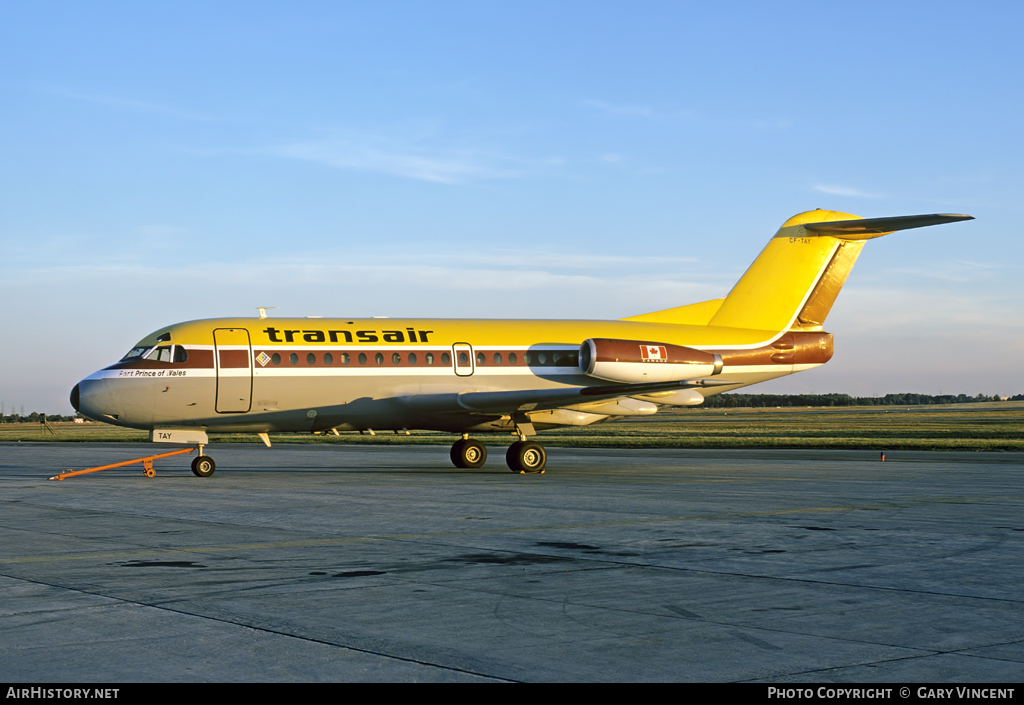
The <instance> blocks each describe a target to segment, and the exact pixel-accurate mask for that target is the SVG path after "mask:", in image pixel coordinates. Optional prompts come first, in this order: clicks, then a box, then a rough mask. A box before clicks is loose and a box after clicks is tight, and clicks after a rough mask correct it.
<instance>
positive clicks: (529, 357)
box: [523, 353, 533, 365]
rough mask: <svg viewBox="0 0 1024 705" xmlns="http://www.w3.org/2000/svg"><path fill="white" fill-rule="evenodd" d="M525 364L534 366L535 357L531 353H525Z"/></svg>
mask: <svg viewBox="0 0 1024 705" xmlns="http://www.w3.org/2000/svg"><path fill="white" fill-rule="evenodd" d="M523 362H525V363H526V364H527V365H532V364H533V355H531V354H530V353H523Z"/></svg>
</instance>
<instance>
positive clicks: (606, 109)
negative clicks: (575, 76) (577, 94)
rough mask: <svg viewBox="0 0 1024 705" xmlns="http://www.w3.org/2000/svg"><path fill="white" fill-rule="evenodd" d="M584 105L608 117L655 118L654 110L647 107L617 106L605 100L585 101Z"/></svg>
mask: <svg viewBox="0 0 1024 705" xmlns="http://www.w3.org/2000/svg"><path fill="white" fill-rule="evenodd" d="M582 102H583V105H587V106H589V107H591V108H597V109H598V110H600V111H601V112H603V113H605V114H607V115H624V116H628V117H654V110H652V109H651V108H650V107H649V106H647V105H615V104H614V103H609V102H607V101H604V100H589V99H588V100H584V101H582Z"/></svg>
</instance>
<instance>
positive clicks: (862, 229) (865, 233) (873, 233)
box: [803, 213, 974, 240]
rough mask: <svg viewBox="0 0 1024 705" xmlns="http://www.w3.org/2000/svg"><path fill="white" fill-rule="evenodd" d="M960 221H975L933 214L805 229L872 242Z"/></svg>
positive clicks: (840, 222)
mask: <svg viewBox="0 0 1024 705" xmlns="http://www.w3.org/2000/svg"><path fill="white" fill-rule="evenodd" d="M960 220H974V216H970V215H958V214H955V213H933V214H931V215H900V216H896V217H894V218H858V219H857V220H834V221H830V222H824V223H804V224H803V225H804V228H805V229H807V230H810V231H812V232H815V233H817V234H819V235H828V236H830V237H834V238H837V239H839V240H870V239H872V238H876V237H880V236H882V235H886V234H888V233H892V232H896V231H897V230H910V229H911V228H924V227H927V226H929V225H942V224H943V223H956V222H957V221H960Z"/></svg>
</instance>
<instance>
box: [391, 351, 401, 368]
mask: <svg viewBox="0 0 1024 705" xmlns="http://www.w3.org/2000/svg"><path fill="white" fill-rule="evenodd" d="M391 364H392V365H401V364H402V356H401V355H399V354H398V353H392V354H391Z"/></svg>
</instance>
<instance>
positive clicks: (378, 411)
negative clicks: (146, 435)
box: [71, 209, 973, 477]
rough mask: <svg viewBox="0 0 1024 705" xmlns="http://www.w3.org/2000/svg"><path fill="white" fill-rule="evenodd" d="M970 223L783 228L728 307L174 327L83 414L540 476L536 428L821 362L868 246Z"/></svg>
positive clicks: (814, 222)
mask: <svg viewBox="0 0 1024 705" xmlns="http://www.w3.org/2000/svg"><path fill="white" fill-rule="evenodd" d="M962 220H973V218H972V216H969V215H955V214H933V215H913V216H898V217H890V218H871V219H865V218H861V217H859V216H855V215H850V214H848V213H840V212H837V211H829V210H821V209H818V210H813V211H807V212H805V213H800V214H798V215H796V216H794V217H792V218H790V219H789V220H787V221H786V222H785V223H784V224H783V225H782V227H781V228H780V229H779V230H778V232H776V233H775V235H774V236H773V237H772V238H771V240H770V241H769V242H768V245H767V246H766V247H765V248H764V250H763V251H762V252H761V253H760V255H758V257H757V259H755V260H754V262H753V264H751V265H750V268H749V269H747V271H746V273H744V274H743V276H742V277H741V278H740V280H739V281H738V282H737V283H736V285H735V286H734V287H733V288H732V290H731V291H730V292H729V293H728V295H726V296H725V297H724V298H721V299H714V300H711V301H703V302H700V303H695V304H690V305H688V306H679V307H675V308H669V309H665V310H661V311H655V312H653V313H645V314H641V315H637V316H631V317H629V318H624V319H621V320H615V321H589V320H445V319H426V320H425V319H391V318H370V319H356V318H352V319H347V318H331V319H327V318H280V319H279V318H267V317H265V311H263V310H261V311H260V318H258V319H255V318H217V319H207V320H197V321H189V322H185V323H177V324H174V325H170V326H165V327H163V328H160V329H158V330H156V331H155V332H153V333H151V334H150V335H148V336H146V337H145V338H143V339H142V340H140V341H139V342H138V343H136V345H135V346H134V347H133V348H132V349H131V350H130V351H129V352H128V354H127V355H125V356H124V357H123V358H122V359H121V360H120V361H118V362H116V363H114V364H113V365H110V366H109V367H106V368H104V369H102V370H99V371H97V372H95V373H93V374H92V375H89V376H88V377H86V378H85V379H83V380H82V381H80V382H79V383H78V384H76V385H75V387H74V389H73V390H72V392H71V404H72V406H73V407H74V408H75V410H76V411H79V412H80V413H81V414H82V415H84V416H86V417H88V418H91V419H95V420H98V421H103V422H106V423H109V424H114V425H117V426H125V427H129V428H136V429H145V430H148V431H150V439H151V440H152V441H155V442H166V443H179V444H190V445H196V446H198V450H199V454H198V457H196V458H195V459H194V460H193V462H192V472H193V473H194V474H195V475H197V476H199V477H209V476H210V475H212V474H213V473H214V470H215V468H216V465H215V463H214V461H213V459H212V458H211V457H209V456H207V455H204V454H203V446H204V445H206V444H208V443H209V437H208V435H207V434H208V433H255V434H258V435H259V437H260V438H261V439H262V441H263V442H264V443H265V444H266V445H267V446H268V447H269V446H270V439H269V435H268V434H270V433H281V432H306V433H310V432H311V433H327V432H332V433H335V434H337V433H338V432H339V431H359V432H368V433H371V434H373V433H375V432H376V431H394V432H396V433H397V432H401V431H408V430H409V429H421V430H431V431H445V432H450V433H452V434H457V435H459V436H461V438H460V439H459V440H457V441H455V443H454V444H453V445H452V447H451V451H450V456H451V460H452V462H453V464H454V465H455V466H456V467H459V468H468V469H472V468H479V467H481V466H482V465H483V464H484V462H485V461H486V460H487V449H486V447H485V446H484V445H483V444H482V443H480V441H478V440H476V439H475V438H471V437H470V436H471V434H479V433H505V434H510V435H513V436H516V437H517V440H516V441H515V442H513V443H512V444H511V445H510V446H509V448H508V450H507V452H506V454H505V460H506V463H507V465H508V467H509V469H511V470H512V471H513V472H517V473H540V472H543V471H544V469H545V466H546V463H547V453H546V452H545V450H544V447H543V446H542V445H541V444H539V443H537V442H536V441H535V440H531V439H532V438H533V437H535V436H536V435H537V432H538V431H542V430H545V429H550V428H555V427H559V426H587V425H590V424H594V423H599V422H602V421H607V420H609V419H613V418H620V417H624V416H643V415H648V414H654V413H656V412H657V411H658V409H659V408H660V407H663V406H694V405H698V404H700V403H702V402H703V401H704V398H705V397H707V396H710V395H713V394H720V393H722V392H727V391H731V390H734V389H738V388H740V387H745V386H748V385H751V384H756V383H758V382H764V381H766V380H770V379H775V378H777V377H781V376H783V375H788V374H792V373H794V372H800V371H802V370H807V369H811V368H814V367H817V366H819V365H823V364H825V363H826V362H828V361H829V359H830V358H831V357H832V352H833V347H832V335H831V334H830V333H827V332H825V331H824V328H823V325H824V323H825V319H826V316H828V314H829V312H830V311H831V309H832V305H833V304H834V303H835V300H836V297H837V296H838V294H839V291H840V289H841V288H842V286H843V283H844V282H845V281H846V278H847V276H848V275H849V273H850V270H851V269H852V268H853V265H854V263H855V262H856V260H857V257H858V255H859V254H860V251H861V249H862V248H863V247H864V244H865V242H866V241H867V240H870V239H873V238H876V237H880V236H882V235H887V234H889V233H891V232H894V231H897V230H906V229H910V228H920V227H925V226H930V225H938V224H942V223H952V222H957V221H962Z"/></svg>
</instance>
